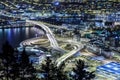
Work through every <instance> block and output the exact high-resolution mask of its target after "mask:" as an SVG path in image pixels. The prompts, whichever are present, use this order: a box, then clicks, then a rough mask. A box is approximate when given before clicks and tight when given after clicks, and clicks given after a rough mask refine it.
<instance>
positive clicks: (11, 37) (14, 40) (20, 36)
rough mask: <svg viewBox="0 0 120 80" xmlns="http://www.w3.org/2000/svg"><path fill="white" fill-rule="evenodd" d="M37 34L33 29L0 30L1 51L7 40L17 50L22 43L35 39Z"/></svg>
mask: <svg viewBox="0 0 120 80" xmlns="http://www.w3.org/2000/svg"><path fill="white" fill-rule="evenodd" d="M35 34H36V31H35V30H34V29H33V27H24V28H8V29H0V51H1V47H2V44H3V43H4V42H5V41H6V40H8V41H9V43H10V44H11V45H12V46H13V47H14V48H15V47H18V46H19V43H20V42H21V41H23V40H25V39H29V38H33V37H35Z"/></svg>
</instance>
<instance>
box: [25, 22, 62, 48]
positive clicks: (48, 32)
mask: <svg viewBox="0 0 120 80" xmlns="http://www.w3.org/2000/svg"><path fill="white" fill-rule="evenodd" d="M26 22H29V23H32V24H35V25H38V26H40V27H42V28H43V29H44V30H45V31H46V35H47V37H48V39H49V41H50V45H51V47H53V48H54V49H60V48H59V45H58V43H57V41H56V39H55V37H54V35H53V33H52V31H51V30H50V28H48V27H47V26H46V25H44V24H43V23H41V22H37V21H31V20H26Z"/></svg>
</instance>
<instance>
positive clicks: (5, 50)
mask: <svg viewBox="0 0 120 80" xmlns="http://www.w3.org/2000/svg"><path fill="white" fill-rule="evenodd" d="M1 56H2V57H1V59H2V64H3V67H4V69H3V70H2V71H3V73H4V76H3V77H4V78H6V79H7V80H9V79H10V78H12V76H13V75H14V74H12V66H13V65H14V63H15V56H14V49H13V47H12V46H11V45H10V44H9V42H8V41H6V42H5V43H4V44H3V46H2V54H1Z"/></svg>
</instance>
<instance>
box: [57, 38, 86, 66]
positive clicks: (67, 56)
mask: <svg viewBox="0 0 120 80" xmlns="http://www.w3.org/2000/svg"><path fill="white" fill-rule="evenodd" d="M68 42H69V43H71V44H74V45H75V46H74V49H73V50H72V51H70V52H69V53H67V54H64V55H63V56H62V57H60V58H58V59H57V60H56V63H57V67H59V66H60V64H61V63H62V62H63V61H65V60H66V59H68V58H70V57H71V56H73V55H74V54H76V53H77V52H79V51H80V50H81V49H82V48H84V45H83V44H81V43H78V42H75V41H73V40H69V41H68Z"/></svg>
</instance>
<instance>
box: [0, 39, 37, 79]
mask: <svg viewBox="0 0 120 80" xmlns="http://www.w3.org/2000/svg"><path fill="white" fill-rule="evenodd" d="M0 58H1V59H0V60H1V63H0V66H1V67H0V72H2V75H0V77H2V78H1V79H3V78H4V79H5V80H36V75H35V72H36V70H35V69H34V67H33V66H32V63H29V57H28V56H27V54H26V52H25V50H23V52H22V54H19V53H17V52H15V50H14V48H13V47H12V46H11V45H10V44H9V42H8V41H6V43H5V44H3V47H2V53H1V57H0Z"/></svg>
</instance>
